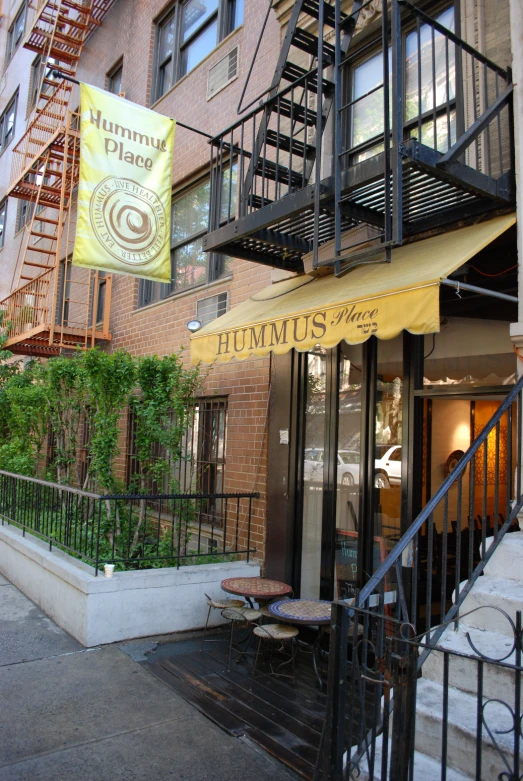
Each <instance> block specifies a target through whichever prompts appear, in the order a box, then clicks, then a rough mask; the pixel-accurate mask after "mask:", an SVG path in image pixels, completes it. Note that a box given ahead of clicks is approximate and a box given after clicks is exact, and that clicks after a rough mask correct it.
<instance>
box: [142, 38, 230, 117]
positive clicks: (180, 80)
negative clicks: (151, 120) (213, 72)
mask: <svg viewBox="0 0 523 781" xmlns="http://www.w3.org/2000/svg"><path fill="white" fill-rule="evenodd" d="M240 30H243V24H240V26H239V27H237V28H236V30H233V31H232V33H229V35H228V36H227V37H226V38H224V39H223V41H220V43H219V44H218V45H217V46H215V47H214V49H213V50H212V51H210V52H209V54H207V55H206V56H205V57H204V58H203V60H200V62H199V63H198V65H195V66H194V68H193V69H192V70H190V71H189V72H188V73H186V74H185V76H182V78H181V79H179V80H178V81H177V82H176V84H173V86H172V87H171V89H170V90H167V92H165V93H164V94H163V95H162V96H161V97H160V98H157V99H156V100H155V101H154V103H151V105H150V106H149V108H150V109H156V107H157V106H158V105H159V104H160V103H161V102H162V100H165V98H167V97H168V96H169V95H172V93H173V92H174V91H175V89H177V87H179V86H180V84H183V82H184V81H186V80H187V79H188V78H189V77H190V76H192V75H193V73H195V71H196V70H197V69H198V68H201V67H202V65H205V63H206V62H207V60H208V59H209V58H210V57H212V56H213V55H214V54H216V52H217V51H218V50H219V49H221V48H223V47H224V46H226V45H227V44H228V43H229V41H230V40H231V38H233V37H234V36H235V35H236V34H237V33H239V32H240ZM213 97H214V95H213Z"/></svg>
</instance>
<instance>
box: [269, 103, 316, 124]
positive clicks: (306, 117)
mask: <svg viewBox="0 0 523 781" xmlns="http://www.w3.org/2000/svg"><path fill="white" fill-rule="evenodd" d="M278 105H279V107H280V116H282V117H288V119H292V120H293V121H294V122H301V123H302V124H305V123H306V124H307V125H310V126H314V125H315V124H316V112H315V111H313V110H312V109H310V108H307V111H305V107H304V106H302V105H300V104H299V103H293V102H292V101H290V100H288V99H287V98H280V100H279V103H278Z"/></svg>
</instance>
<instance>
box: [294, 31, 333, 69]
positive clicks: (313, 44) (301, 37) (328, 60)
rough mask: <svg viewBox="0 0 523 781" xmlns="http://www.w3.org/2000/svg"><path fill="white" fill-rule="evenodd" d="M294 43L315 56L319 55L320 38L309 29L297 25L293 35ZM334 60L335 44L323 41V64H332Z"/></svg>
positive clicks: (298, 47)
mask: <svg viewBox="0 0 523 781" xmlns="http://www.w3.org/2000/svg"><path fill="white" fill-rule="evenodd" d="M292 45H293V46H295V47H296V48H297V49H301V51H303V52H306V53H307V54H310V55H312V56H313V57H317V56H318V38H317V37H316V36H315V35H313V34H312V33H310V32H308V31H307V30H302V28H301V27H297V28H296V30H295V32H294V35H293V36H292ZM333 62H334V46H332V45H331V44H330V43H326V42H325V41H324V42H323V65H324V66H326V65H332V64H333Z"/></svg>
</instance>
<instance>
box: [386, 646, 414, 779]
mask: <svg viewBox="0 0 523 781" xmlns="http://www.w3.org/2000/svg"><path fill="white" fill-rule="evenodd" d="M398 650H399V651H401V653H393V652H392V649H391V651H390V656H389V658H390V671H391V679H392V686H393V691H394V710H393V719H392V748H391V755H390V778H391V779H394V781H409V778H410V776H409V768H410V766H411V762H413V761H414V738H415V731H416V679H417V673H418V647H417V646H416V645H415V644H414V643H407V642H402V641H400V643H399V649H398Z"/></svg>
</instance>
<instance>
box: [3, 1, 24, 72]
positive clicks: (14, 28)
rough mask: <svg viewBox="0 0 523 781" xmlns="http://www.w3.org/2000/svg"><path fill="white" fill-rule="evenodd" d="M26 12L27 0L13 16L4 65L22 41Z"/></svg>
mask: <svg viewBox="0 0 523 781" xmlns="http://www.w3.org/2000/svg"><path fill="white" fill-rule="evenodd" d="M26 11H27V0H24V2H23V3H22V5H21V6H20V10H19V11H18V13H17V15H16V16H15V20H14V22H13V24H12V25H11V27H10V28H9V30H8V32H7V49H6V53H5V64H6V65H7V63H8V62H9V61H10V59H11V57H12V56H13V54H14V53H15V51H16V49H17V47H18V44H19V43H20V41H21V40H22V37H23V34H24V31H25V17H26Z"/></svg>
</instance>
